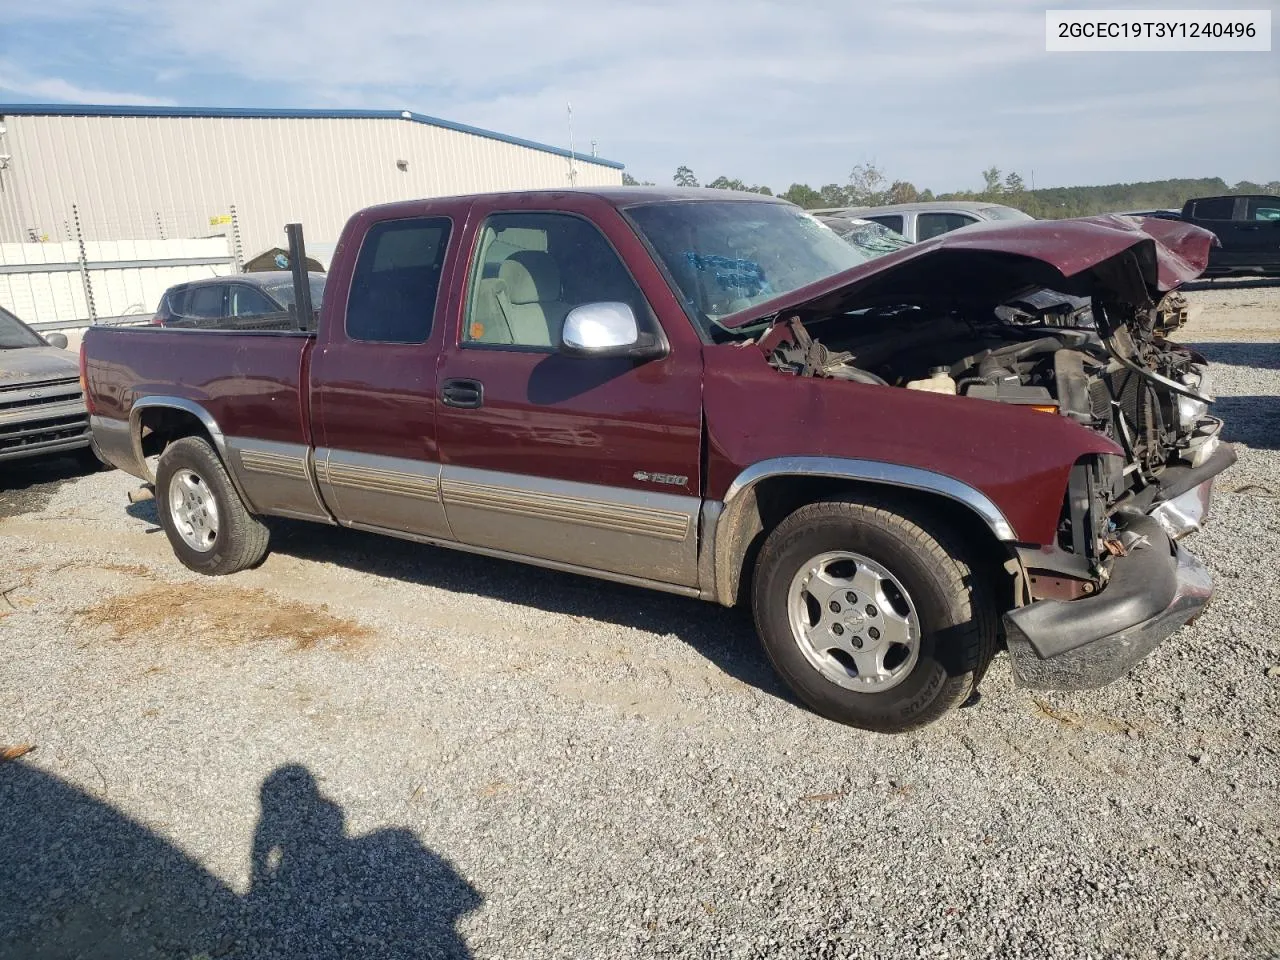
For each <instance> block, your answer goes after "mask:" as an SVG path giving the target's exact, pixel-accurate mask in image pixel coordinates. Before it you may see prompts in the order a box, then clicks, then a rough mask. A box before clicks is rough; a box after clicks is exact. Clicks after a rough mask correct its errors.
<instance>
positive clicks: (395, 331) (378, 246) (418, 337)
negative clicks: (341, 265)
mask: <svg viewBox="0 0 1280 960" xmlns="http://www.w3.org/2000/svg"><path fill="white" fill-rule="evenodd" d="M449 227H450V222H449V220H448V218H445V217H414V218H411V219H407V220H386V221H383V222H382V223H375V224H374V225H373V226H372V227H370V228H369V232H368V233H367V234H365V238H364V243H363V244H362V245H361V247H360V257H359V259H358V260H357V261H356V269H355V273H354V275H353V276H352V278H351V295H350V296H349V297H348V298H347V336H348V337H350V338H351V339H352V340H366V341H374V342H381V343H423V342H424V341H426V339H427V336H428V335H429V334H430V333H431V321H432V318H433V317H434V316H435V310H436V294H437V293H439V291H440V271H441V268H442V267H443V266H444V256H445V253H446V252H447V251H448V249H449Z"/></svg>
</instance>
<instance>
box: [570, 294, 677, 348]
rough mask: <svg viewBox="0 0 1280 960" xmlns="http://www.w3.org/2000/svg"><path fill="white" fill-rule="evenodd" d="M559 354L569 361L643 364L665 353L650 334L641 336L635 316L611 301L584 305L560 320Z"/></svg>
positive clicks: (624, 307) (622, 305) (626, 308)
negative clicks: (618, 360) (635, 361)
mask: <svg viewBox="0 0 1280 960" xmlns="http://www.w3.org/2000/svg"><path fill="white" fill-rule="evenodd" d="M560 350H561V352H562V353H565V354H568V355H569V356H571V357H634V358H636V359H640V360H647V359H651V358H654V357H660V356H662V355H663V354H665V353H666V347H665V345H664V344H662V343H661V342H660V341H659V339H658V338H657V337H655V336H654V335H653V334H652V333H641V332H640V327H639V325H638V324H637V323H636V315H635V313H633V312H632V310H631V307H630V306H628V305H627V304H625V303H618V302H616V301H612V300H605V301H601V302H600V303H584V304H582V305H581V306H579V307H574V308H573V309H572V310H570V311H569V313H568V314H567V315H566V316H565V318H564V328H563V330H562V331H561V334H560Z"/></svg>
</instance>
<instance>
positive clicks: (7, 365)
mask: <svg viewBox="0 0 1280 960" xmlns="http://www.w3.org/2000/svg"><path fill="white" fill-rule="evenodd" d="M79 376H80V364H79V361H78V360H77V359H76V357H75V355H74V354H70V353H68V352H67V351H66V350H62V349H60V348H58V347H15V348H13V349H10V350H0V389H3V388H4V387H14V386H18V385H20V384H23V383H26V382H28V381H40V380H63V379H66V378H68V377H79Z"/></svg>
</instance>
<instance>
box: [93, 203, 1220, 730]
mask: <svg viewBox="0 0 1280 960" xmlns="http://www.w3.org/2000/svg"><path fill="white" fill-rule="evenodd" d="M1211 241H1212V237H1211V236H1210V235H1209V234H1208V233H1206V232H1205V231H1203V230H1200V229H1198V228H1196V227H1193V226H1190V225H1187V224H1183V223H1171V222H1167V221H1162V220H1137V219H1125V218H1116V217H1109V218H1097V219H1082V220H1058V221H1030V220H1028V221H1024V222H1020V223H1010V224H1007V225H1005V226H1004V227H1002V228H999V229H973V230H956V231H954V232H951V233H948V234H947V235H945V236H941V237H937V238H935V239H933V240H930V241H927V242H925V243H918V244H913V245H910V246H907V247H904V248H903V249H901V250H898V251H896V252H894V253H889V254H885V255H883V256H879V257H876V258H874V259H871V260H867V259H866V258H865V257H863V256H861V255H859V254H858V252H857V251H856V250H854V249H853V248H852V247H851V246H850V245H849V244H847V243H845V242H844V241H842V240H841V239H840V238H839V237H837V236H836V235H835V234H834V233H833V232H832V231H831V230H829V229H827V228H825V227H824V226H822V224H820V223H818V222H817V221H816V220H815V219H814V218H813V217H811V216H809V215H807V214H806V213H805V212H804V211H802V210H800V209H798V208H797V207H795V206H793V205H791V204H788V203H785V202H783V201H780V200H778V199H776V198H766V197H761V196H758V195H756V194H732V193H726V192H724V191H719V190H705V191H699V190H689V191H684V190H663V189H658V188H652V187H645V188H631V189H628V188H625V187H614V188H600V189H593V190H548V191H532V192H526V193H511V194H491V195H481V196H463V197H448V198H440V199H433V200H418V201H410V202H402V203H394V204H388V205H385V206H380V207H375V208H372V209H370V210H365V211H363V212H361V213H359V214H357V215H355V216H354V217H352V219H351V220H350V221H348V224H347V226H346V228H345V230H344V231H343V234H342V240H341V243H340V245H339V247H338V253H337V256H336V259H335V261H334V264H333V276H334V278H335V280H334V283H335V287H334V289H333V290H332V291H331V294H330V296H328V297H327V298H326V300H325V305H324V309H323V311H322V312H321V322H320V324H319V328H318V329H317V330H316V331H315V332H314V333H303V332H297V333H293V334H288V333H286V334H272V335H267V334H262V333H240V332H233V331H192V332H182V331H167V330H162V329H151V330H148V329H147V328H145V327H134V328H115V329H99V328H94V329H91V330H90V331H89V333H88V335H87V336H86V338H85V341H84V348H83V349H84V355H85V362H86V370H87V374H86V376H87V382H88V385H89V400H90V407H91V411H92V414H93V428H94V433H95V436H96V437H97V439H98V443H99V446H100V447H101V448H102V450H103V452H104V453H105V455H106V456H107V457H108V459H110V460H111V461H112V462H113V463H115V464H116V465H118V466H119V467H121V468H122V469H124V470H126V471H128V472H129V473H132V474H134V475H135V476H137V477H139V478H140V479H142V480H143V481H144V482H147V483H151V484H154V493H155V499H156V504H157V510H158V513H159V517H160V522H161V524H162V525H163V527H164V529H165V532H166V534H167V536H168V538H169V542H170V544H171V545H172V547H173V550H174V552H175V554H176V555H177V557H178V559H179V560H180V561H181V562H182V563H183V564H185V565H186V566H188V567H189V568H191V569H193V570H197V571H201V572H203V573H206V574H213V575H220V574H231V573H235V572H236V571H239V570H243V569H246V568H248V567H251V566H253V565H254V564H257V563H259V562H260V561H261V560H262V559H263V557H264V556H265V555H266V552H267V550H268V544H269V538H270V534H271V531H270V528H269V527H268V526H267V524H265V523H264V522H263V518H265V517H268V516H273V515H277V516H285V517H293V518H296V519H304V520H311V521H315V522H318V523H328V524H338V525H341V526H345V527H352V528H356V529H361V530H368V531H373V532H379V533H384V534H390V535H393V536H399V537H404V538H407V539H410V540H414V541H418V542H420V543H424V544H431V545H437V546H444V547H450V548H455V549H460V550H468V551H473V552H476V553H481V554H486V555H489V556H495V557H504V558H508V559H519V560H523V561H526V562H529V563H534V564H540V565H542V566H544V567H548V568H551V569H553V570H558V571H568V572H574V573H579V574H589V575H593V576H598V577H603V578H606V579H611V580H617V581H621V582H623V583H628V584H632V585H635V586H642V587H647V588H650V589H655V590H662V591H666V592H670V593H675V594H679V595H682V596H687V597H699V598H702V599H704V600H710V601H715V602H718V603H721V604H725V605H730V606H731V605H734V604H736V603H739V602H746V603H749V604H750V605H751V607H752V609H753V611H754V614H755V622H756V629H757V631H758V633H759V635H760V638H761V640H762V642H763V644H764V648H765V651H766V652H767V654H768V656H769V658H770V659H771V661H772V662H773V664H774V666H775V667H776V669H777V671H778V673H779V675H780V676H781V677H782V679H783V680H784V681H785V682H786V683H787V684H788V685H789V686H790V687H791V688H792V689H793V690H794V691H795V692H796V694H797V695H798V696H799V697H800V698H801V699H802V700H804V701H805V702H806V703H807V704H809V705H810V706H811V707H813V708H814V709H815V710H818V711H819V712H821V713H823V714H825V715H827V716H830V717H833V718H835V719H838V720H841V721H844V722H846V723H852V724H857V725H859V726H864V727H869V728H872V729H877V730H902V729H907V728H910V727H915V726H919V725H920V724H923V723H927V722H929V721H931V720H935V719H937V718H939V717H940V716H942V715H943V714H944V713H946V712H947V711H948V710H950V709H952V708H954V707H956V706H958V705H959V704H961V703H963V702H965V700H966V699H967V698H968V697H970V696H971V694H972V693H973V691H974V689H975V687H976V684H977V683H978V681H979V680H980V678H981V677H982V675H983V672H984V670H985V669H986V667H987V664H988V663H989V662H990V660H991V658H992V657H993V655H994V654H995V653H996V651H997V649H999V647H1000V646H1001V645H1002V644H1003V645H1004V647H1005V648H1006V649H1007V650H1008V652H1009V654H1010V656H1011V659H1012V664H1013V673H1014V676H1015V678H1016V680H1017V681H1018V682H1019V683H1021V684H1023V685H1026V686H1031V687H1049V688H1068V689H1078V688H1082V687H1090V686H1098V685H1100V684H1103V683H1106V682H1109V681H1111V680H1114V679H1116V678H1118V677H1120V676H1122V675H1124V674H1125V673H1126V672H1127V671H1128V670H1129V669H1130V667H1132V666H1133V665H1134V664H1135V663H1137V661H1138V660H1140V659H1141V658H1142V657H1143V656H1145V655H1146V654H1147V653H1148V652H1150V651H1151V650H1152V649H1153V648H1154V647H1155V646H1156V645H1157V644H1159V643H1160V642H1161V641H1163V640H1164V639H1165V638H1166V637H1168V636H1170V635H1171V634H1173V633H1174V632H1175V631H1177V630H1178V629H1179V628H1180V627H1181V626H1182V625H1183V624H1185V623H1187V622H1188V621H1190V620H1192V619H1194V618H1195V617H1196V616H1197V615H1198V614H1199V612H1200V611H1201V610H1202V609H1203V608H1204V606H1205V604H1206V603H1207V602H1208V600H1209V597H1210V594H1211V592H1212V583H1211V580H1210V578H1209V573H1208V570H1207V569H1206V568H1205V567H1204V565H1202V564H1201V563H1200V562H1199V561H1197V560H1196V559H1195V557H1193V556H1192V555H1191V554H1190V553H1188V552H1187V551H1186V549H1185V548H1184V547H1183V546H1182V545H1180V544H1179V543H1177V542H1176V541H1177V540H1178V539H1180V538H1181V537H1183V536H1184V535H1186V534H1188V533H1190V532H1192V531H1194V530H1196V529H1198V528H1199V525H1200V523H1201V522H1202V520H1203V519H1204V517H1205V514H1206V511H1207V509H1208V504H1209V497H1210V491H1211V487H1212V483H1213V478H1214V477H1215V475H1217V474H1218V473H1220V472H1221V471H1222V470H1224V469H1226V468H1227V467H1228V466H1230V465H1231V464H1232V463H1233V462H1234V460H1235V455H1234V453H1233V451H1232V450H1231V448H1230V446H1229V445H1227V444H1225V443H1222V442H1221V440H1220V431H1221V428H1222V422H1221V421H1220V420H1219V419H1217V418H1215V417H1213V416H1211V415H1210V414H1209V412H1208V408H1209V402H1210V400H1211V399H1212V398H1211V397H1210V396H1208V395H1207V394H1206V392H1205V391H1207V389H1208V381H1207V379H1206V378H1205V365H1206V364H1205V360H1204V358H1203V357H1202V356H1200V355H1198V354H1197V353H1196V352H1195V351H1194V350H1191V349H1189V348H1187V347H1185V346H1181V345H1178V344H1176V343H1173V342H1171V341H1169V340H1167V339H1166V338H1165V337H1164V335H1163V334H1164V331H1163V330H1161V329H1158V328H1157V324H1158V316H1159V310H1158V306H1157V305H1158V303H1159V302H1161V301H1162V300H1163V299H1165V297H1166V295H1167V294H1168V292H1169V291H1171V290H1173V289H1174V288H1176V287H1177V286H1178V285H1179V284H1181V283H1183V282H1185V281H1187V280H1190V279H1192V278H1194V277H1195V276H1197V275H1199V273H1200V272H1201V270H1202V269H1203V268H1204V263H1205V260H1206V259H1207V255H1208V249H1209V245H1210V243H1211ZM1042 287H1051V288H1053V289H1055V290H1060V291H1063V292H1065V293H1068V294H1071V295H1072V296H1080V297H1088V298H1091V299H1092V302H1093V303H1094V304H1095V305H1096V308H1095V311H1094V324H1095V328H1094V329H1091V330H1074V329H1063V328H1061V327H1057V326H1050V325H1046V324H1027V323H1022V322H1019V323H1010V322H1008V321H1006V320H1005V319H1003V318H1002V317H1001V316H1000V314H999V313H998V312H997V308H998V307H1000V306H1001V305H1003V304H1006V303H1008V302H1009V301H1010V300H1011V299H1014V298H1016V297H1017V295H1018V294H1019V293H1020V292H1022V291H1025V290H1028V289H1035V288H1042ZM157 454H158V455H159V460H158V464H157V466H156V468H155V471H154V473H153V472H152V468H151V465H150V463H149V461H148V459H147V458H148V457H149V456H151V455H157Z"/></svg>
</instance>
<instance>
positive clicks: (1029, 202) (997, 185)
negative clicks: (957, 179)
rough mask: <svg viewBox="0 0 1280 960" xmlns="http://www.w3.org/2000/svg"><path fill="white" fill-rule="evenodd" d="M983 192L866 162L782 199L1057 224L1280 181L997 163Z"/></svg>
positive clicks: (741, 185) (1267, 187)
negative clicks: (999, 209) (1041, 179)
mask: <svg viewBox="0 0 1280 960" xmlns="http://www.w3.org/2000/svg"><path fill="white" fill-rule="evenodd" d="M982 180H983V186H982V189H980V190H959V191H952V192H951V193H938V194H935V193H934V192H933V191H932V190H930V189H928V188H926V189H923V190H921V189H918V188H917V187H916V185H915V184H913V183H911V182H910V181H907V180H890V179H889V178H888V177H887V176H886V175H885V174H884V172H883V171H882V170H881V169H880V168H879V167H877V166H876V165H875V164H873V163H860V164H858V165H857V166H855V167H854V168H853V170H852V171H851V172H850V173H849V179H848V181H847V182H845V183H828V184H825V185H824V186H821V187H818V188H816V189H815V188H814V187H811V186H810V185H809V184H807V183H793V184H791V186H789V187H788V188H787V189H786V190H783V191H782V192H780V193H778V194H777V195H778V196H780V197H782V198H783V199H785V200H790V201H791V202H792V203H794V204H797V205H799V206H801V207H804V208H805V209H806V210H814V209H821V208H824V207H879V206H884V205H886V204H891V203H917V202H921V201H928V200H976V201H980V202H984V203H1003V204H1007V205H1008V206H1011V207H1017V208H1018V209H1019V210H1022V211H1023V212H1025V213H1028V214H1030V215H1031V216H1033V217H1036V218H1038V219H1043V220H1053V219H1058V218H1061V217H1086V216H1090V215H1091V214H1095V213H1118V212H1123V211H1126V210H1162V209H1177V210H1180V209H1182V205H1183V203H1185V202H1186V201H1187V200H1188V199H1190V198H1191V197H1207V196H1216V195H1220V194H1231V193H1237V194H1248V193H1262V194H1273V195H1280V181H1275V180H1273V181H1271V182H1269V183H1251V182H1249V181H1247V180H1242V181H1240V182H1239V183H1237V184H1235V185H1233V186H1231V185H1228V184H1227V183H1226V181H1224V180H1223V179H1222V178H1221V177H1204V178H1201V179H1182V180H1150V181H1145V182H1141V183H1110V184H1105V185H1102V186H1089V187H1084V186H1081V187H1046V188H1042V189H1039V190H1032V189H1029V188H1028V187H1027V184H1026V181H1025V180H1024V179H1023V178H1022V176H1021V175H1020V174H1018V173H1017V172H1014V171H1010V172H1008V173H1005V172H1004V171H1002V170H1001V169H1000V168H999V167H996V166H994V165H992V166H990V167H988V168H987V169H986V170H983V171H982ZM671 181H672V183H674V184H675V185H676V186H677V187H696V186H699V183H698V178H697V177H696V176H695V175H694V173H693V171H692V170H691V169H690V168H689V167H687V166H683V165H682V166H680V167H677V168H676V172H675V174H674V175H673V176H672V178H671ZM622 182H623V183H624V184H628V185H631V186H653V184H652V183H649V182H645V183H641V182H640V181H639V180H636V179H635V178H634V177H632V176H631V175H630V174H628V173H623V175H622ZM706 186H708V187H711V188H713V189H717V190H745V191H747V192H749V193H762V194H766V195H767V196H773V195H774V192H773V190H771V189H770V188H769V187H767V186H760V185H758V184H753V185H750V186H749V185H747V184H746V183H745V182H743V181H742V180H739V179H737V178H730V177H725V176H720V177H716V179H714V180H712V181H711V182H710V183H708V184H706Z"/></svg>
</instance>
